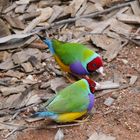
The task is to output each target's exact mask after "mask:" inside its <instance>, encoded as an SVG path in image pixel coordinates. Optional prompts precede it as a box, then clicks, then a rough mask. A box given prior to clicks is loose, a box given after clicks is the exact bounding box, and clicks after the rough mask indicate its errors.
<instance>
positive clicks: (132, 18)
mask: <svg viewBox="0 0 140 140" xmlns="http://www.w3.org/2000/svg"><path fill="white" fill-rule="evenodd" d="M117 19H118V20H119V21H122V22H124V23H130V24H140V17H139V16H136V15H127V14H120V15H118V16H117Z"/></svg>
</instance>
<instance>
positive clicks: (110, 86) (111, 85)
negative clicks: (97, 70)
mask: <svg viewBox="0 0 140 140" xmlns="http://www.w3.org/2000/svg"><path fill="white" fill-rule="evenodd" d="M99 84H100V85H101V86H100V88H99V89H98V90H103V89H115V88H119V87H120V84H119V83H114V82H112V81H104V82H99Z"/></svg>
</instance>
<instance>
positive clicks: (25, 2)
mask: <svg viewBox="0 0 140 140" xmlns="http://www.w3.org/2000/svg"><path fill="white" fill-rule="evenodd" d="M30 1H31V0H19V1H16V4H19V5H22V4H29V3H30Z"/></svg>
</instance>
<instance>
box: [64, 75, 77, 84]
mask: <svg viewBox="0 0 140 140" xmlns="http://www.w3.org/2000/svg"><path fill="white" fill-rule="evenodd" d="M64 77H65V78H66V79H67V80H68V82H69V83H71V84H73V83H74V82H75V80H74V79H72V78H71V77H70V75H68V74H65V75H64Z"/></svg>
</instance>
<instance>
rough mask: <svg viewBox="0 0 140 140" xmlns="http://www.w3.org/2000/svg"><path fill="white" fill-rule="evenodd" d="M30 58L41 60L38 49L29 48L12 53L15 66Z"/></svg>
mask: <svg viewBox="0 0 140 140" xmlns="http://www.w3.org/2000/svg"><path fill="white" fill-rule="evenodd" d="M31 56H34V57H36V58H37V60H41V57H42V53H41V51H40V50H38V49H32V48H29V49H25V50H24V51H20V52H17V53H14V54H13V56H12V59H13V61H14V63H15V64H21V63H23V62H25V61H27V60H28V59H29V58H30V57H31Z"/></svg>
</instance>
